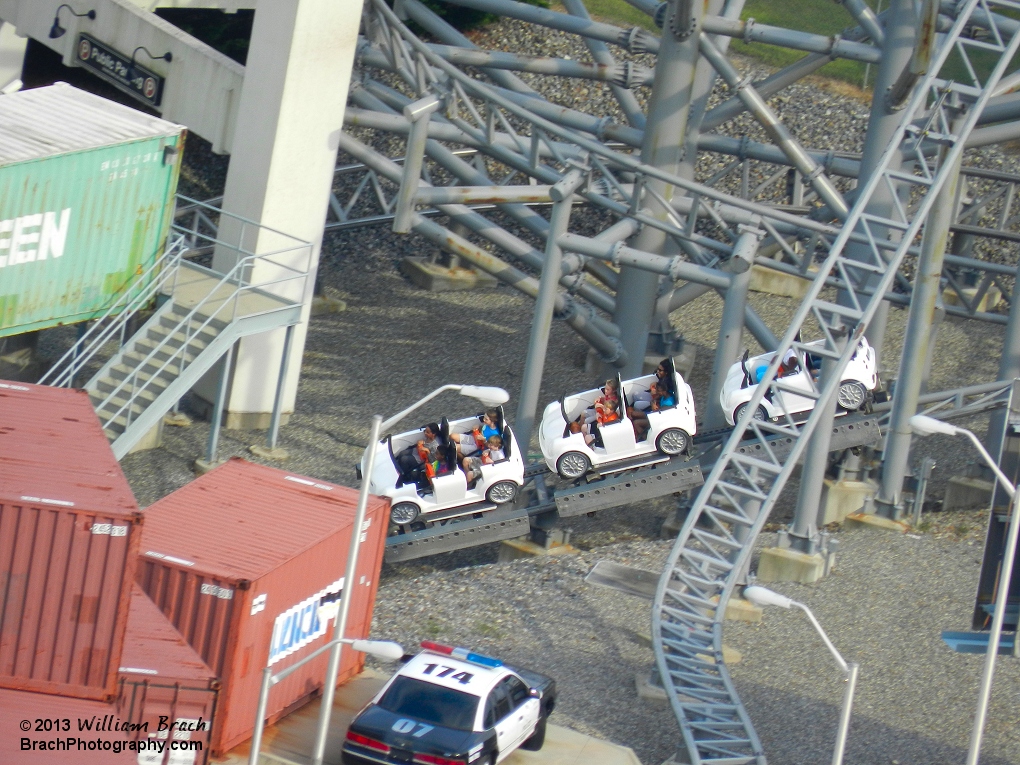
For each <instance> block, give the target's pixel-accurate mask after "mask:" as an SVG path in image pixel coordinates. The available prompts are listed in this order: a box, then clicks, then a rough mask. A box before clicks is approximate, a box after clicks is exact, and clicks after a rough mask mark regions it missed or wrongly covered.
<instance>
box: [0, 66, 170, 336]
mask: <svg viewBox="0 0 1020 765" xmlns="http://www.w3.org/2000/svg"><path fill="white" fill-rule="evenodd" d="M183 140H184V129H183V128H182V127H180V126H179V125H174V124H173V123H170V122H165V121H163V120H160V119H157V118H154V117H149V116H148V115H145V114H142V113H141V112H136V111H134V110H133V109H129V108H127V107H124V106H121V105H120V104H116V103H113V102H112V101H107V100H106V99H103V98H100V97H99V96H95V95H92V94H90V93H86V92H84V91H79V90H76V89H75V88H72V87H70V86H69V85H65V84H63V83H60V84H58V85H53V86H50V87H47V88H38V89H35V90H28V91H24V92H22V93H15V94H12V95H10V96H4V97H3V98H2V99H0V337H2V336H5V335H11V334H19V333H22V332H27V331H29V330H34V329H42V328H45V327H49V326H55V325H57V324H61V323H70V322H76V321H84V320H87V319H92V318H96V317H98V316H100V315H102V313H103V312H105V311H106V309H107V308H108V307H109V306H110V305H111V304H112V303H113V302H115V299H116V297H117V296H118V295H119V294H120V293H121V292H122V291H123V290H124V288H125V287H126V285H127V284H129V283H130V282H131V281H132V280H133V279H135V278H136V277H137V275H139V274H141V273H142V272H143V271H144V270H145V269H146V268H147V267H149V266H151V265H152V263H153V262H154V261H155V258H156V257H157V255H158V254H159V252H160V251H161V250H162V247H163V243H164V241H165V239H166V233H167V230H168V227H169V225H170V216H171V214H172V210H173V198H174V193H175V191H176V188H177V179H178V176H179V172H180V160H181V151H180V150H181V149H182V148H183ZM168 147H174V150H173V151H169V152H167V151H166V150H167V148H168Z"/></svg>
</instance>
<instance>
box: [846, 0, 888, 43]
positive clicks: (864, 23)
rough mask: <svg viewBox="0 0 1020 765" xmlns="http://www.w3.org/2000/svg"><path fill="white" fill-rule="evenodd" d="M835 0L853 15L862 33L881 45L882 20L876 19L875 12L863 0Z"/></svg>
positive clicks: (882, 39)
mask: <svg viewBox="0 0 1020 765" xmlns="http://www.w3.org/2000/svg"><path fill="white" fill-rule="evenodd" d="M836 2H838V3H839V4H840V5H842V6H843V7H844V8H846V9H847V10H848V11H849V12H850V15H851V16H853V17H854V21H856V22H857V23H858V24H860V25H861V28H862V29H863V30H864V33H865V34H866V35H867V36H868V37H870V38H871V40H872V42H874V43H875V45H878V46H881V45H882V43H883V42H885V32H884V31H883V29H882V22H880V21H879V20H878V16H876V15H875V12H874V11H873V10H871V8H870V7H869V6H868V4H867V3H865V2H864V0H836Z"/></svg>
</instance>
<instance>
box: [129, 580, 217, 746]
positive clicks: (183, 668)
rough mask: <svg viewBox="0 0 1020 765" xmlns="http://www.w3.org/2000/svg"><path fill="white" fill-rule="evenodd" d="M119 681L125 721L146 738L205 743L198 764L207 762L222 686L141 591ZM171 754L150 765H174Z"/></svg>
mask: <svg viewBox="0 0 1020 765" xmlns="http://www.w3.org/2000/svg"><path fill="white" fill-rule="evenodd" d="M119 675H120V679H119V681H118V695H117V713H118V715H120V717H122V718H123V719H125V720H128V721H130V722H131V723H134V724H136V725H139V726H144V729H145V731H146V732H147V737H152V738H157V739H162V740H177V741H200V742H202V751H201V752H200V753H196V756H195V759H194V763H196V764H197V765H201V764H202V763H206V762H208V758H209V751H210V749H211V743H212V726H213V721H214V720H215V715H216V703H217V698H218V694H219V687H220V683H219V680H217V679H216V674H215V673H214V672H213V671H212V670H211V669H209V667H208V666H207V665H206V664H205V662H203V661H202V659H201V657H199V656H198V654H196V653H195V651H194V650H192V648H191V646H189V645H188V644H187V643H186V642H185V640H184V638H182V637H181V634H180V633H179V632H178V631H177V630H176V629H174V626H173V625H172V624H170V622H169V620H168V619H167V618H166V616H164V615H163V612H162V611H160V610H159V609H158V608H156V604H155V603H153V602H152V601H151V600H149V598H148V596H147V595H146V594H145V593H144V592H142V591H141V589H140V588H139V587H138V586H137V585H135V586H134V587H132V593H131V610H130V612H129V614H128V626H127V634H126V635H125V637H124V652H123V653H122V654H121V666H120V672H119ZM170 754H171V753H170V751H169V750H168V751H166V752H165V753H164V756H163V759H155V758H152V759H151V760H147V761H146V765H175V763H176V762H177V760H174V761H171V760H170ZM179 756H180V755H178V757H179Z"/></svg>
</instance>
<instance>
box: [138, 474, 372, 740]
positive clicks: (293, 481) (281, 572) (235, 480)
mask: <svg viewBox="0 0 1020 765" xmlns="http://www.w3.org/2000/svg"><path fill="white" fill-rule="evenodd" d="M357 502H358V492H357V491H356V490H354V489H350V488H347V487H344V486H337V485H335V484H329V483H326V482H324V481H319V480H317V479H312V478H308V477H305V476H300V475H294V474H292V473H288V472H285V471H282V470H278V469H275V468H270V467H265V466H262V465H256V464H254V463H250V462H246V461H245V460H242V459H239V458H236V457H235V458H233V459H231V460H229V461H228V462H226V463H225V464H224V465H222V466H220V467H218V468H216V469H215V470H213V471H211V472H209V473H207V474H206V475H204V476H202V477H201V478H199V479H197V480H195V481H193V482H192V483H190V484H187V485H186V486H184V487H182V488H181V489H178V490H177V491H175V492H174V493H172V494H170V495H168V496H166V497H164V498H163V499H161V500H160V501H159V502H156V503H155V504H153V505H151V506H150V507H149V508H147V509H146V510H145V525H144V529H143V534H142V547H141V550H140V553H139V566H138V574H137V575H138V582H139V584H140V585H141V587H142V589H143V590H144V591H145V592H146V593H147V594H148V596H149V597H150V598H152V600H153V601H154V602H155V603H156V605H157V606H158V607H159V608H160V609H161V610H162V611H163V613H165V614H166V615H167V617H168V618H169V619H170V622H171V623H172V624H173V625H174V626H175V627H176V628H177V629H178V631H179V632H180V633H181V634H182V635H183V636H184V639H185V640H187V641H188V643H189V644H190V645H191V646H192V648H194V649H195V651H196V652H197V653H198V654H199V656H201V657H202V658H203V660H204V661H205V662H206V663H207V664H208V665H209V667H210V668H211V669H212V670H213V671H214V672H216V674H217V676H218V677H219V679H220V682H221V683H222V688H221V690H220V696H219V704H218V706H217V709H216V720H215V724H214V725H213V744H212V751H213V754H214V755H219V754H222V753H224V752H226V751H229V750H230V749H232V748H233V747H235V746H237V745H238V744H240V743H243V742H244V741H245V740H247V739H248V738H250V737H251V734H252V731H253V729H254V723H255V713H256V709H257V706H258V700H259V689H260V686H261V681H262V670H263V669H264V668H265V667H267V666H269V667H272V668H273V669H274V671H279V670H283V669H285V668H286V667H288V666H290V665H291V664H293V663H294V662H296V661H297V660H299V659H301V658H303V657H305V656H307V655H308V654H310V653H312V652H313V651H314V650H315V649H317V648H319V647H321V646H322V645H324V644H325V643H327V642H328V641H329V640H330V638H331V637H332V632H333V627H334V624H335V617H336V614H337V607H338V605H339V597H340V593H341V589H342V587H343V586H344V582H343V579H344V572H345V569H346V566H347V553H348V547H349V545H350V541H351V536H350V535H351V533H352V532H353V531H354V529H353V525H354V518H355V512H356V510H357ZM388 518H389V503H388V501H386V500H385V499H383V498H382V497H371V498H370V501H369V505H368V508H367V512H366V516H365V523H364V526H363V528H362V529H361V535H362V543H361V550H360V554H359V557H358V567H357V578H356V580H355V586H356V589H355V590H354V596H353V599H352V601H351V607H350V611H349V613H348V621H347V631H346V634H345V637H354V638H363V637H367V636H368V633H369V628H370V626H371V622H372V609H373V607H374V604H375V595H376V589H377V587H378V583H379V572H380V569H381V567H382V556H383V550H384V547H385V543H386V526H387V521H388ZM328 653H329V652H328V651H327V652H324V653H323V654H322V655H320V656H319V657H317V658H316V659H314V660H312V661H310V662H308V664H306V665H304V666H303V667H302V668H301V669H299V670H298V671H296V672H294V673H293V674H292V675H290V676H289V677H288V678H287V679H285V680H284V681H282V682H280V683H279V684H277V685H275V686H274V687H273V688H272V690H271V691H270V694H269V705H268V714H267V719H268V721H269V722H270V723H271V722H273V721H275V720H277V719H279V718H280V717H282V716H283V715H284V714H286V713H287V712H289V711H291V710H293V709H294V708H296V707H297V706H299V705H300V704H302V703H304V702H305V701H307V700H309V699H310V698H312V697H313V696H315V695H317V694H319V693H321V691H322V683H323V678H324V676H325V671H326V665H327V661H328ZM342 657H343V658H342V663H341V667H340V681H341V682H343V681H345V680H348V679H350V678H351V677H353V676H354V675H356V674H357V673H358V672H360V671H361V669H362V667H363V665H364V656H363V655H362V654H360V653H357V652H355V651H352V650H344V651H343V654H342Z"/></svg>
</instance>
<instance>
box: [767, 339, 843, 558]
mask: <svg viewBox="0 0 1020 765" xmlns="http://www.w3.org/2000/svg"><path fill="white" fill-rule="evenodd" d="M840 350H842V348H840ZM835 365H836V362H835V361H833V360H832V359H830V358H825V359H824V360H823V361H822V373H821V375H820V376H819V379H818V390H822V389H823V388H824V387H825V385H826V384H827V383H828V381H829V379H830V377H831V376H832V373H833V371H834V370H833V368H834V367H835ZM779 395H780V396H782V395H783V394H782V393H780V394H779ZM818 409H821V413H820V416H819V418H818V425H817V426H816V427H815V431H814V433H812V434H811V440H810V442H809V443H808V447H807V449H805V450H804V464H803V466H802V467H801V471H800V491H799V493H798V494H797V508H796V510H795V511H794V515H793V524H792V526H791V528H790V537H791V539H790V541H791V543H792V546H793V547H794V548H795V549H797V550H799V551H800V552H803V553H808V554H814V553H815V552H816V544H817V536H818V528H819V522H818V521H819V516H820V515H821V512H822V509H821V497H822V487H823V485H824V482H825V470H826V468H827V467H828V466H829V442H830V441H831V439H832V424H833V421H834V420H835V419H836V396H835V395H833V397H832V399H831V400H829V401H819V402H818V403H817V404H816V406H815V410H816V411H817V410H818Z"/></svg>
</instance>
